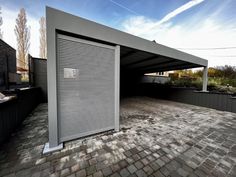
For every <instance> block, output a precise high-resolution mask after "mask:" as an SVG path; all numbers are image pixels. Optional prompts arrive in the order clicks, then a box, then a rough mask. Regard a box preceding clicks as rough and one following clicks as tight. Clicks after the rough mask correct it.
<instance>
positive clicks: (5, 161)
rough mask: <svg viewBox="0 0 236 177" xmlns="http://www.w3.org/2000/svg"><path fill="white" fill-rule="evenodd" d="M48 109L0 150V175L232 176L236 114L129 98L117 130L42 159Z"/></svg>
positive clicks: (39, 110) (35, 114)
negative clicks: (119, 128)
mask: <svg viewBox="0 0 236 177" xmlns="http://www.w3.org/2000/svg"><path fill="white" fill-rule="evenodd" d="M47 141H48V139H47V104H41V105H39V106H38V107H37V108H36V110H35V111H34V112H33V113H32V114H31V115H29V117H28V118H27V119H26V120H25V121H24V122H23V125H22V126H21V127H20V129H19V130H18V131H17V132H16V133H15V134H14V135H13V136H12V137H11V139H10V140H9V142H7V143H6V144H4V145H2V146H1V147H0V176H4V175H6V176H9V177H10V176H22V177H27V176H34V177H39V176H70V177H75V176H79V177H80V176H81V177H82V176H91V177H92V176H94V177H100V176H112V177H126V176H134V177H145V176H160V177H164V176H177V177H178V176H182V177H185V176H191V177H197V176H199V177H205V176H219V177H223V176H231V177H233V176H234V177H235V176H236V114H234V113H229V112H222V111H216V110H213V109H208V108H203V107H197V106H192V105H187V104H181V103H176V102H171V101H164V100H158V99H153V98H148V97H133V98H128V99H124V100H122V101H121V131H120V132H118V133H114V132H106V133H103V134H98V135H95V136H91V137H87V138H84V139H79V140H75V141H71V142H67V143H65V148H64V149H63V150H61V151H60V152H55V153H52V154H48V155H42V149H43V146H44V143H46V142H47Z"/></svg>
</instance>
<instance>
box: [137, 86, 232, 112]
mask: <svg viewBox="0 0 236 177" xmlns="http://www.w3.org/2000/svg"><path fill="white" fill-rule="evenodd" d="M137 88H138V89H137V90H136V94H137V95H147V96H152V97H157V98H161V99H166V100H172V101H177V102H181V103H187V104H192V105H197V106H203V107H207V108H213V109H217V110H221V111H229V112H235V113H236V95H235V96H234V95H232V94H227V93H220V92H219V93H216V92H201V91H196V89H195V88H173V87H167V86H161V85H157V84H140V85H138V86H137Z"/></svg>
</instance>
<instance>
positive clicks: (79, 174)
mask: <svg viewBox="0 0 236 177" xmlns="http://www.w3.org/2000/svg"><path fill="white" fill-rule="evenodd" d="M86 175H87V174H86V170H85V169H82V170H80V171H78V172H77V173H76V177H85V176H86Z"/></svg>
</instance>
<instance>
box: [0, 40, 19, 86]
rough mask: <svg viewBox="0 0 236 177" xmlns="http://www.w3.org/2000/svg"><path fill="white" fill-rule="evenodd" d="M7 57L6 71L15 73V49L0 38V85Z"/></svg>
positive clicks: (2, 81)
mask: <svg viewBox="0 0 236 177" xmlns="http://www.w3.org/2000/svg"><path fill="white" fill-rule="evenodd" d="M7 59H8V72H10V73H16V50H15V49H13V48H12V47H11V46H9V45H8V44H7V43H5V42H4V41H3V40H1V39H0V86H1V85H3V84H4V80H5V74H6V66H7V64H6V61H7Z"/></svg>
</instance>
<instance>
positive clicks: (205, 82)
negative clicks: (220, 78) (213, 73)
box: [202, 66, 208, 92]
mask: <svg viewBox="0 0 236 177" xmlns="http://www.w3.org/2000/svg"><path fill="white" fill-rule="evenodd" d="M207 73H208V67H207V66H205V67H204V69H203V76H202V91H203V92H207V82H208V76H207Z"/></svg>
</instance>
